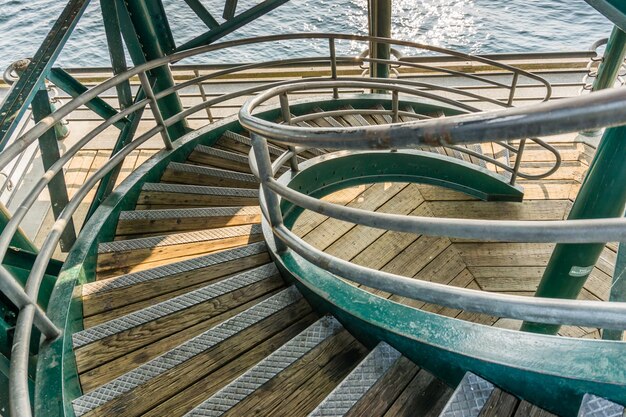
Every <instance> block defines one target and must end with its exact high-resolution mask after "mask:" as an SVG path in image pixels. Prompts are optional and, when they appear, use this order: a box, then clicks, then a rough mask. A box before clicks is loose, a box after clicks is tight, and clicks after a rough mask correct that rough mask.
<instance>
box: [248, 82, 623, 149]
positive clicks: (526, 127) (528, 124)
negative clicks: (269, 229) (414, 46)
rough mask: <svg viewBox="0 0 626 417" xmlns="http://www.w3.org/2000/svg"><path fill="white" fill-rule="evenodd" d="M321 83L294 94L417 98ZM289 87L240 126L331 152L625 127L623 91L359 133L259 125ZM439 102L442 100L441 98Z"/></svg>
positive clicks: (303, 85)
mask: <svg viewBox="0 0 626 417" xmlns="http://www.w3.org/2000/svg"><path fill="white" fill-rule="evenodd" d="M376 81H377V82H367V81H321V82H317V81H314V82H306V81H302V82H299V83H298V86H297V88H298V89H299V90H314V89H320V88H339V87H352V88H355V87H358V88H363V89H368V88H375V89H381V90H384V89H387V90H389V89H392V90H396V91H399V92H406V93H414V94H421V95H424V96H425V97H427V96H426V95H425V94H424V93H422V92H416V91H415V90H410V89H408V88H404V87H401V86H392V85H391V84H390V83H388V82H381V80H376ZM392 81H395V80H392ZM294 88H296V87H294V86H293V85H284V86H281V87H275V88H273V89H271V90H268V91H266V92H265V93H263V94H259V95H258V96H256V97H253V98H251V99H249V100H248V101H247V102H246V104H244V106H243V107H242V108H241V110H240V112H239V117H240V121H241V124H242V125H243V126H244V127H245V128H246V129H248V130H250V131H253V132H255V133H257V134H259V135H263V136H266V137H268V138H271V139H272V140H275V141H277V142H278V143H281V144H283V145H293V146H295V145H300V146H308V147H320V148H328V147H330V148H335V149H353V150H357V149H388V148H390V147H394V148H408V147H411V146H415V145H426V146H449V145H460V144H471V143H484V142H493V141H496V140H515V139H525V138H527V137H535V136H550V135H556V134H562V133H571V132H579V131H581V130H587V129H593V128H600V127H612V126H619V125H623V124H626V89H624V88H617V89H612V90H605V91H598V92H594V93H593V94H590V95H587V96H584V97H573V98H566V99H561V100H558V101H554V102H545V103H541V104H537V105H535V106H532V107H531V108H527V107H522V108H510V109H506V110H493V111H486V112H482V113H478V114H469V115H459V116H450V117H445V118H438V119H430V120H419V121H415V122H404V123H398V124H394V125H391V126H387V125H378V126H367V127H362V128H354V127H343V128H339V127H338V128H334V127H329V128H323V127H322V128H307V127H300V126H291V125H286V124H277V123H274V122H271V121H267V120H262V119H260V118H258V117H255V116H254V115H253V114H252V113H253V112H254V110H255V109H256V108H257V107H259V106H260V105H261V104H262V103H264V102H266V101H267V100H269V99H271V98H273V97H277V96H280V95H281V94H286V93H288V92H290V91H291V90H292V89H294ZM440 99H441V98H440Z"/></svg>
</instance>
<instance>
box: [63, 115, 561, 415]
mask: <svg viewBox="0 0 626 417" xmlns="http://www.w3.org/2000/svg"><path fill="white" fill-rule="evenodd" d="M378 122H380V123H388V121H387V120H386V119H385V118H381V120H377V119H376V118H373V117H370V118H369V120H368V119H366V118H365V117H361V116H360V117H346V118H341V117H336V118H335V117H325V118H323V119H318V120H316V121H314V122H312V123H313V124H315V125H317V126H324V125H326V126H334V125H342V126H345V125H357V124H359V125H364V124H369V123H372V124H373V123H378ZM250 145H251V143H250V139H249V138H247V137H246V136H243V135H241V134H238V133H235V132H232V131H227V132H226V133H224V134H223V135H222V136H221V138H220V139H219V140H218V141H217V142H216V143H215V144H214V146H212V147H207V146H204V145H197V146H196V147H195V149H194V150H193V152H191V154H190V155H189V157H188V159H187V161H185V162H184V163H178V162H171V163H170V164H169V165H168V167H167V169H166V170H165V172H164V174H163V175H162V177H161V182H159V183H146V184H144V185H143V188H142V191H141V193H140V194H139V197H138V199H137V204H136V208H135V210H133V211H123V212H121V214H120V215H119V221H118V224H117V230H116V233H115V235H116V236H115V240H114V241H111V242H105V243H100V245H99V247H98V260H97V280H96V281H95V282H91V283H87V284H84V285H83V286H82V289H81V290H82V308H83V315H84V321H83V325H84V330H82V331H80V332H78V333H76V334H74V336H73V346H74V352H75V356H76V364H77V368H78V371H79V374H80V383H81V386H82V391H83V395H82V396H81V397H80V398H78V399H76V400H74V401H73V407H74V411H75V413H76V415H77V416H110V415H119V416H164V415H167V416H182V415H189V416H222V415H228V416H244V415H245V416H249V415H259V416H270V415H271V416H306V415H311V416H363V415H367V416H409V415H419V416H439V415H441V416H446V417H447V416H450V417H451V416H478V415H480V416H520V417H521V416H548V415H550V414H549V413H547V412H545V411H543V410H541V409H539V408H537V407H535V406H533V405H531V404H530V403H527V402H525V401H520V400H519V399H518V398H516V397H514V396H512V395H510V394H507V393H505V392H503V391H501V390H499V389H498V388H495V387H494V386H493V385H492V384H491V383H489V382H487V381H485V380H483V379H481V378H480V377H478V376H476V375H473V374H469V373H468V374H467V375H466V377H465V378H464V379H463V380H462V381H461V383H460V384H459V386H458V387H456V390H455V389H454V387H450V386H448V385H447V384H446V383H445V382H443V381H442V380H439V379H437V378H436V377H434V376H433V375H432V374H431V373H429V372H428V371H426V370H424V369H420V367H418V366H417V365H415V364H414V363H413V362H411V361H410V360H409V359H407V358H405V357H404V356H402V355H401V354H400V353H399V352H398V351H396V350H395V349H393V348H392V347H391V346H389V345H387V344H386V343H384V342H381V343H379V344H377V345H375V346H372V345H371V341H368V340H361V341H359V340H357V339H355V338H354V337H353V336H352V335H351V334H350V333H349V332H348V331H347V330H346V329H344V328H343V327H342V325H341V324H340V323H339V322H338V321H337V320H336V319H334V318H333V317H331V316H328V315H326V316H320V315H319V314H318V313H317V312H316V311H315V310H314V309H313V308H312V307H311V306H310V305H309V304H308V303H307V301H306V300H305V299H304V298H303V297H302V295H301V294H300V292H299V291H298V290H297V289H296V287H295V286H294V285H292V284H291V283H289V282H285V281H284V279H283V278H282V277H281V275H280V273H279V271H278V269H277V268H276V266H274V264H273V262H272V260H271V258H270V255H269V253H268V250H267V247H266V244H265V243H264V242H263V236H262V230H261V226H260V223H259V222H260V210H259V207H258V206H257V204H258V201H257V197H258V189H257V183H256V181H255V179H254V177H253V176H252V175H251V174H250V167H249V165H248V156H247V153H248V151H249V149H250ZM270 152H271V154H272V158H275V157H276V156H277V155H279V154H280V153H281V152H283V150H282V149H280V148H278V147H276V146H271V147H270ZM438 152H440V153H444V154H445V153H446V152H448V153H450V156H456V157H460V158H464V157H465V158H467V159H468V162H473V161H472V160H471V159H469V157H467V156H466V155H461V154H459V153H458V152H456V153H453V152H450V151H449V150H446V149H443V148H442V149H439V150H438ZM322 153H323V152H322V151H320V150H309V151H308V152H306V153H304V154H303V156H305V157H314V156H317V155H320V154H322ZM409 188H410V187H409ZM361 342H363V343H365V344H367V345H368V346H366V345H364V344H363V343H361Z"/></svg>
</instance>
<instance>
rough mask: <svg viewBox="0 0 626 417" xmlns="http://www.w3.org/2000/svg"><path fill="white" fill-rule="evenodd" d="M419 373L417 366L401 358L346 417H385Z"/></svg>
mask: <svg viewBox="0 0 626 417" xmlns="http://www.w3.org/2000/svg"><path fill="white" fill-rule="evenodd" d="M418 371H419V368H418V367H417V365H415V364H414V363H413V362H411V361H410V360H409V359H407V358H406V357H404V356H402V357H400V359H398V360H397V361H396V363H394V364H393V365H392V366H391V368H389V369H388V370H387V372H386V373H385V374H384V375H383V376H382V377H381V378H380V379H379V380H378V381H376V384H374V386H373V387H372V388H370V389H369V390H368V391H367V392H366V393H365V395H363V397H361V399H360V400H359V401H358V402H357V403H356V404H355V405H354V406H353V407H352V408H351V409H350V410H349V411H348V412H347V413H346V414H345V415H344V417H361V416H366V415H367V416H372V417H374V416H376V417H377V416H382V415H384V414H385V412H386V411H387V410H388V409H389V407H390V406H391V405H392V404H393V403H394V402H395V401H396V399H397V398H398V396H399V395H400V394H401V393H402V392H403V391H404V389H405V387H406V386H407V385H408V384H409V382H411V380H412V379H413V377H415V375H416V374H417V372H418Z"/></svg>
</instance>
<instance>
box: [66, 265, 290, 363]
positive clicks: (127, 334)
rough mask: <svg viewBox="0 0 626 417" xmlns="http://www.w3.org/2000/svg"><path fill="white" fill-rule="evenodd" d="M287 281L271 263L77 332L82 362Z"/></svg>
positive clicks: (106, 357)
mask: <svg viewBox="0 0 626 417" xmlns="http://www.w3.org/2000/svg"><path fill="white" fill-rule="evenodd" d="M282 285H283V281H282V278H281V277H280V274H279V273H278V270H277V269H276V267H275V266H274V264H273V263H270V264H266V265H263V266H260V267H257V268H254V269H251V270H248V271H245V272H242V273H239V274H235V275H233V276H231V277H228V278H225V279H222V280H220V281H218V282H213V283H210V284H208V285H206V286H204V287H202V288H199V289H197V290H194V291H190V292H187V293H185V294H182V295H179V296H177V297H174V298H170V299H169V300H166V301H163V302H160V303H158V304H154V305H151V306H149V307H146V308H144V309H141V310H138V311H135V312H133V313H130V314H127V315H125V316H122V317H118V318H116V319H113V320H110V321H107V322H105V323H102V324H99V325H97V326H94V327H91V328H89V329H85V330H82V331H80V332H78V333H75V334H74V335H73V337H72V341H73V346H74V350H75V355H76V364H77V367H78V369H79V371H80V372H84V371H87V370H89V369H93V368H95V367H96V366H99V365H101V364H103V363H105V362H107V361H110V360H112V359H115V358H117V357H120V356H123V355H124V354H125V353H127V352H130V351H133V350H135V349H138V348H140V347H142V346H145V345H148V344H150V343H152V342H154V341H156V340H158V339H160V338H163V337H166V336H168V335H170V334H173V333H176V332H178V331H181V330H183V329H185V328H187V327H190V326H193V325H194V324H196V323H198V322H200V321H202V320H207V319H209V318H211V317H213V316H216V315H219V314H221V313H223V312H225V311H227V310H229V309H230V308H234V307H237V306H238V305H241V304H243V303H246V302H248V301H250V300H251V299H254V298H258V297H260V296H261V295H263V294H266V293H268V292H270V291H273V290H275V289H277V288H280V287H281V286H282Z"/></svg>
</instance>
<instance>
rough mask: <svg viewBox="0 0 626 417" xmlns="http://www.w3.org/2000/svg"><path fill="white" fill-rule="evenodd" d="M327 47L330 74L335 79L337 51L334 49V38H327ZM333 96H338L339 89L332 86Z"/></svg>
mask: <svg viewBox="0 0 626 417" xmlns="http://www.w3.org/2000/svg"><path fill="white" fill-rule="evenodd" d="M328 48H329V49H330V76H331V78H332V79H333V80H336V79H337V52H336V50H335V38H330V39H328ZM333 98H339V89H338V88H337V87H334V88H333Z"/></svg>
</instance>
